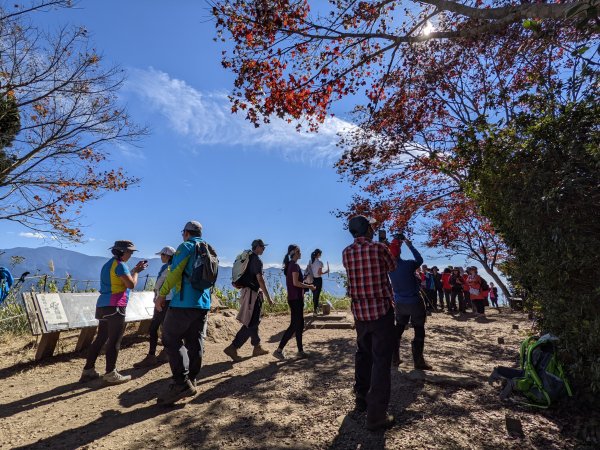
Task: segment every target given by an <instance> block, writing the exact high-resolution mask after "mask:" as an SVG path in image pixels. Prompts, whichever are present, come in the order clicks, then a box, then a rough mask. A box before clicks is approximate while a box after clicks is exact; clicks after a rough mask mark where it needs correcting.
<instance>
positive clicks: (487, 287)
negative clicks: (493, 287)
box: [479, 277, 490, 291]
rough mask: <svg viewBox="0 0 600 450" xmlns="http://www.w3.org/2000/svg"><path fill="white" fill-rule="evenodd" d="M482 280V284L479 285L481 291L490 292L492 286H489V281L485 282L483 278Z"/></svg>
mask: <svg viewBox="0 0 600 450" xmlns="http://www.w3.org/2000/svg"><path fill="white" fill-rule="evenodd" d="M479 278H481V283H480V284H479V289H480V290H482V291H489V290H490V286H489V285H488V284H487V281H485V280H484V279H483V278H482V277H479Z"/></svg>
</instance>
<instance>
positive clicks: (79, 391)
mask: <svg viewBox="0 0 600 450" xmlns="http://www.w3.org/2000/svg"><path fill="white" fill-rule="evenodd" d="M108 386H109V385H107V384H105V383H103V382H102V380H100V379H99V380H94V381H91V382H88V383H79V382H75V383H69V384H65V385H62V386H57V387H55V388H54V389H51V390H49V391H46V392H40V393H38V394H35V395H32V396H30V397H26V398H22V399H20V400H15V401H14V402H11V403H6V404H2V408H0V418H6V417H10V416H13V415H15V414H18V413H20V412H22V411H27V410H29V409H33V408H38V407H40V406H44V405H48V404H50V403H55V402H61V401H65V400H69V399H72V398H75V397H79V396H80V395H85V394H87V393H89V392H92V391H97V390H100V389H104V388H106V387H108Z"/></svg>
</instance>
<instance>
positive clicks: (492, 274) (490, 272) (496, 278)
mask: <svg viewBox="0 0 600 450" xmlns="http://www.w3.org/2000/svg"><path fill="white" fill-rule="evenodd" d="M482 265H483V268H484V269H485V271H486V272H487V274H488V275H489V276H490V277H492V278H493V279H494V282H495V283H496V284H497V285H498V287H499V288H500V290H501V291H502V293H503V294H504V298H505V299H506V301H507V302H508V299H509V298H510V292H509V291H508V288H507V287H506V285H505V284H504V283H503V282H502V280H501V279H500V277H499V276H498V274H497V273H496V272H494V270H493V269H492V268H491V267H489V266H488V265H487V264H482Z"/></svg>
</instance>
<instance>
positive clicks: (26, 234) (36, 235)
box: [19, 231, 56, 240]
mask: <svg viewBox="0 0 600 450" xmlns="http://www.w3.org/2000/svg"><path fill="white" fill-rule="evenodd" d="M19 236H21V237H24V238H28V239H52V240H56V238H55V237H54V236H47V235H45V234H44V233H38V232H34V233H32V232H31V231H27V232H21V233H19Z"/></svg>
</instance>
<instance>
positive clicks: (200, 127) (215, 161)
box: [0, 0, 465, 268]
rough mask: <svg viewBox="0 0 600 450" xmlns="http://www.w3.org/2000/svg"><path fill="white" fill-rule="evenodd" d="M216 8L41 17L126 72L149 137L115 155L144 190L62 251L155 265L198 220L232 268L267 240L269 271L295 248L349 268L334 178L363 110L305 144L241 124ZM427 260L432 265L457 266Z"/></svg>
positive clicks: (340, 111) (279, 128) (25, 242)
mask: <svg viewBox="0 0 600 450" xmlns="http://www.w3.org/2000/svg"><path fill="white" fill-rule="evenodd" d="M175 5H176V6H175ZM207 8H208V7H207V4H206V3H205V2H202V1H190V0H185V1H184V0H180V1H178V2H165V1H159V0H144V1H141V0H135V1H133V0H129V1H127V2H122V1H121V2H117V1H114V0H104V1H102V2H99V1H91V0H82V1H80V2H79V3H78V4H77V7H76V8H72V9H67V10H60V11H52V12H47V13H39V14H37V15H36V16H35V20H36V21H37V22H36V23H39V24H40V25H41V26H42V27H44V28H47V29H48V30H52V29H55V28H56V27H57V26H61V25H72V26H83V27H85V28H86V29H87V30H88V32H89V35H90V36H91V43H92V45H93V46H94V47H95V48H96V49H97V51H98V52H99V53H100V54H102V55H103V57H104V63H105V64H116V65H119V66H121V67H122V68H123V69H125V70H126V73H127V83H126V85H125V86H124V88H123V90H122V92H121V97H122V98H121V101H122V102H123V103H125V104H126V105H127V107H128V110H129V112H130V114H131V116H132V118H133V119H134V120H135V121H136V122H137V123H140V124H146V125H147V126H148V127H149V128H150V131H151V134H150V135H149V136H148V137H146V138H144V139H143V140H142V141H141V142H139V144H138V146H136V147H133V146H128V147H125V148H118V147H114V148H109V149H108V150H109V152H110V158H111V160H112V163H113V164H114V165H115V166H121V167H123V168H125V169H126V170H127V172H128V173H129V174H131V175H134V176H138V177H140V178H141V183H140V184H139V186H136V187H133V188H132V189H130V190H128V191H126V192H120V193H111V194H108V195H106V196H104V197H103V198H101V199H100V200H98V201H95V202H93V203H90V204H89V205H87V206H86V207H85V208H84V219H83V223H84V225H85V227H84V229H83V230H84V233H85V235H86V239H87V241H86V242H85V243H83V244H80V245H77V246H69V245H63V246H65V247H66V248H70V249H73V250H77V251H80V252H83V253H87V254H90V255H104V254H108V251H107V248H108V247H109V245H110V244H111V243H112V241H114V240H116V239H130V240H133V241H134V242H135V244H136V245H137V247H138V248H139V249H140V255H141V256H151V255H152V254H153V253H154V252H156V251H158V250H159V249H160V248H162V247H163V246H164V245H172V246H177V245H178V243H179V240H180V236H181V234H180V230H181V229H182V227H183V225H184V223H185V222H186V221H187V220H190V219H195V220H199V221H200V222H202V224H203V226H204V236H205V238H206V239H207V240H208V241H209V242H211V243H212V244H213V245H214V246H215V247H216V248H217V250H218V252H219V254H220V258H221V260H222V262H223V263H225V264H230V263H231V262H232V261H233V260H234V259H235V256H236V254H237V253H239V252H240V251H241V250H243V249H244V248H247V247H248V246H249V244H250V242H251V241H252V240H253V239H255V238H259V237H260V238H262V239H263V240H265V242H268V243H269V244H271V245H270V247H269V248H268V250H267V252H266V253H265V255H264V257H263V259H264V261H265V262H266V263H267V264H279V263H280V262H281V260H282V259H283V256H284V254H285V251H286V249H287V245H288V244H290V243H297V244H299V245H300V246H301V248H302V249H303V252H304V258H303V261H306V258H307V257H308V254H309V252H310V251H311V250H313V249H314V248H316V247H318V248H321V249H322V250H323V259H324V260H327V261H329V262H330V263H331V264H332V268H339V267H340V263H341V251H342V249H343V248H344V247H345V246H346V245H348V243H349V242H350V241H351V237H350V235H349V233H348V232H347V231H346V230H344V226H343V223H342V221H341V220H340V219H337V218H336V217H335V216H334V215H333V214H331V212H332V211H334V210H336V209H338V208H344V207H345V205H347V204H348V203H349V201H350V198H351V196H352V188H351V187H350V185H349V184H348V183H345V182H343V181H342V180H340V178H339V176H338V175H337V174H336V172H335V169H334V168H333V167H332V166H333V163H334V162H335V161H336V158H337V156H339V149H338V148H337V147H336V145H335V144H336V141H337V137H336V134H337V133H338V132H340V131H342V132H343V131H344V130H345V129H348V128H349V127H351V126H352V125H351V123H350V114H349V112H350V110H351V109H352V101H353V100H352V99H348V100H346V101H344V102H343V103H339V104H337V105H335V111H334V112H335V114H336V118H331V119H328V120H327V121H326V122H325V124H324V125H323V126H322V128H321V131H320V132H319V133H318V134H306V133H304V134H299V133H298V132H296V131H295V125H294V124H287V123H285V122H283V121H277V120H275V121H273V123H272V124H270V125H268V126H263V127H261V128H259V129H255V128H254V127H253V126H252V125H251V124H249V123H247V122H245V121H244V120H243V117H241V116H234V115H231V113H230V106H229V104H228V101H227V93H228V91H229V89H230V87H231V86H232V83H233V76H232V74H231V73H229V72H227V71H225V70H224V69H223V68H222V67H221V64H220V54H221V50H222V48H221V47H220V45H219V44H217V43H215V42H214V41H213V37H214V35H215V32H214V24H213V22H212V21H211V20H210V16H209V10H208V9H207ZM2 229H3V230H4V231H3V232H2V233H0V248H9V247H16V246H26V247H37V246H41V245H57V243H56V242H53V241H48V240H44V239H41V236H39V235H36V234H35V233H31V232H29V230H26V229H23V228H21V227H19V226H18V225H16V224H7V223H3V224H2ZM423 250H425V249H423ZM424 253H425V255H426V257H427V259H428V261H427V262H429V263H431V264H438V265H441V264H445V263H448V262H450V261H447V260H446V259H443V258H442V259H439V258H440V257H439V252H436V251H432V250H429V251H425V252H424ZM451 262H452V263H453V264H455V265H458V264H464V262H465V261H464V258H463V257H456V258H453V260H452V261H451Z"/></svg>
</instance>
